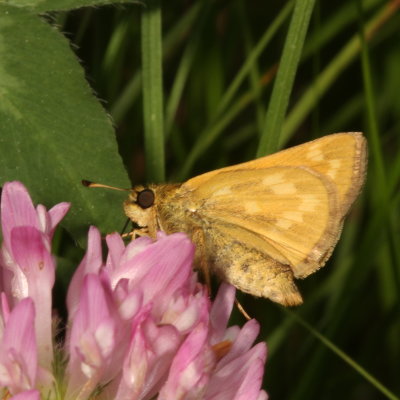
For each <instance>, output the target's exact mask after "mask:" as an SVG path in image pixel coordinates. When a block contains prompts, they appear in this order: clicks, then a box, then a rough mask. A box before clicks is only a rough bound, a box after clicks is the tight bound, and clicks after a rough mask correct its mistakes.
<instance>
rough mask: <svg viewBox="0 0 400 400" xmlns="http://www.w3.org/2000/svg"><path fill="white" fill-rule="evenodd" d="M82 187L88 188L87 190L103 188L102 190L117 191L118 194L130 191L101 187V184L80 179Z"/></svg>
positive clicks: (113, 187)
mask: <svg viewBox="0 0 400 400" xmlns="http://www.w3.org/2000/svg"><path fill="white" fill-rule="evenodd" d="M82 185H83V186H86V187H89V188H104V189H112V190H119V191H120V192H129V191H130V189H123V188H118V187H115V186H109V185H103V184H102V183H95V182H91V181H87V180H86V179H82Z"/></svg>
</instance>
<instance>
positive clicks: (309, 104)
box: [280, 4, 395, 147]
mask: <svg viewBox="0 0 400 400" xmlns="http://www.w3.org/2000/svg"><path fill="white" fill-rule="evenodd" d="M394 13H395V9H394V7H392V6H391V4H385V6H384V7H383V8H382V9H381V10H380V11H379V12H378V13H377V14H376V15H375V16H374V17H373V18H372V19H371V20H370V22H369V23H368V24H367V26H366V36H367V38H369V37H370V36H372V35H373V33H374V32H375V31H376V30H377V29H378V28H379V27H380V26H382V24H383V23H385V22H386V21H387V20H388V19H389V18H390V17H391V16H392V15H393V14H394ZM359 51H360V38H359V36H358V35H355V36H353V37H352V38H351V39H350V41H349V42H348V43H347V44H346V45H345V46H344V47H343V48H342V50H341V51H340V52H339V53H338V54H337V55H335V57H334V58H333V60H332V62H331V63H330V64H329V65H328V66H327V67H325V69H324V70H323V71H322V72H321V73H320V75H319V76H318V77H317V79H316V80H315V81H314V82H313V83H312V85H311V86H310V88H309V89H307V90H306V92H305V93H304V94H303V96H302V97H301V99H300V100H299V101H298V102H297V104H296V105H295V106H294V107H293V109H292V110H291V111H290V113H289V114H288V117H287V119H286V121H285V123H284V125H283V131H282V135H281V138H280V147H282V146H284V145H285V144H286V143H287V141H288V140H289V139H290V138H291V136H292V135H293V134H294V132H295V131H296V129H297V128H298V127H299V126H300V124H301V123H302V122H303V121H304V119H305V118H306V116H307V115H308V114H309V113H310V111H311V110H312V108H313V107H314V106H315V104H316V102H317V101H318V100H319V99H320V98H321V97H322V96H323V94H324V93H325V92H326V91H327V90H328V89H329V88H330V87H331V86H332V84H333V83H334V82H335V80H336V78H337V77H338V76H339V74H340V73H341V72H342V71H344V70H345V68H346V67H347V66H348V65H349V64H350V63H351V62H352V61H354V59H355V57H356V55H357V54H358V52H359Z"/></svg>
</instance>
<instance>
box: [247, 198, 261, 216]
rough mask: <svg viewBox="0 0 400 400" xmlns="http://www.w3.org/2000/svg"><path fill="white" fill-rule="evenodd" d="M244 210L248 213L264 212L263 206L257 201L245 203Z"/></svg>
mask: <svg viewBox="0 0 400 400" xmlns="http://www.w3.org/2000/svg"><path fill="white" fill-rule="evenodd" d="M244 211H245V213H247V214H259V213H260V212H262V208H261V207H260V206H259V204H258V203H257V202H256V201H247V202H246V203H245V205H244Z"/></svg>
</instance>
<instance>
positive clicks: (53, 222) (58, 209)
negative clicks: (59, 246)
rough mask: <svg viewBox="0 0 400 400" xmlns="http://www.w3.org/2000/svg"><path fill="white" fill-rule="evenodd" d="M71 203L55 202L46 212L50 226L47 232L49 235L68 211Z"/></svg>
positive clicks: (51, 234)
mask: <svg viewBox="0 0 400 400" xmlns="http://www.w3.org/2000/svg"><path fill="white" fill-rule="evenodd" d="M70 207H71V204H70V203H66V202H63V203H59V204H56V205H55V206H54V207H52V208H51V209H50V210H49V212H48V214H49V216H50V226H49V228H50V229H49V230H48V233H49V235H50V237H51V236H53V233H54V230H55V228H56V227H57V225H58V224H59V223H60V221H61V220H62V219H63V218H64V217H65V214H66V213H67V212H68V210H69V209H70Z"/></svg>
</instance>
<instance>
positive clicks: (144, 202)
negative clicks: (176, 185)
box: [136, 189, 154, 208]
mask: <svg viewBox="0 0 400 400" xmlns="http://www.w3.org/2000/svg"><path fill="white" fill-rule="evenodd" d="M136 202H137V204H139V206H140V207H142V208H149V207H151V206H152V205H153V204H154V192H153V191H152V190H150V189H144V190H142V191H141V192H139V193H138V195H137V200H136Z"/></svg>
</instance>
